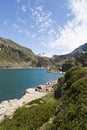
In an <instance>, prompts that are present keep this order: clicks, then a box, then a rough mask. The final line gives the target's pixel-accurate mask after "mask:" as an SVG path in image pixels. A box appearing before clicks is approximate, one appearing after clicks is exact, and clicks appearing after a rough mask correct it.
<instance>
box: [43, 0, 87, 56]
mask: <svg viewBox="0 0 87 130" xmlns="http://www.w3.org/2000/svg"><path fill="white" fill-rule="evenodd" d="M68 1H69V8H70V9H71V11H72V12H71V14H72V17H73V19H72V20H68V22H67V24H66V25H65V26H64V28H60V29H59V30H60V32H59V34H60V35H59V37H58V38H57V39H56V40H54V41H53V42H49V43H47V44H45V46H46V47H48V48H50V49H54V50H55V51H56V53H60V52H61V54H63V53H68V52H70V51H72V50H73V49H75V48H76V47H78V46H80V45H82V44H84V43H85V42H87V13H86V12H87V0H68ZM54 53H55V52H54Z"/></svg>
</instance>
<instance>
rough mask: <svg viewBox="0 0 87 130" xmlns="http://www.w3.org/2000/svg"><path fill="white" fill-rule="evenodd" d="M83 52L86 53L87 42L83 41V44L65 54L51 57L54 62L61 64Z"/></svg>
mask: <svg viewBox="0 0 87 130" xmlns="http://www.w3.org/2000/svg"><path fill="white" fill-rule="evenodd" d="M84 53H87V43H85V44H84V45H82V46H80V47H78V48H76V49H75V50H74V51H72V52H71V53H68V54H65V55H54V56H53V59H54V61H55V62H58V63H60V64H62V63H64V62H65V61H67V60H71V59H75V58H78V57H79V56H81V55H82V54H84Z"/></svg>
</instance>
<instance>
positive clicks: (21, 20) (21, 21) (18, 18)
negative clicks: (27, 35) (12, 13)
mask: <svg viewBox="0 0 87 130" xmlns="http://www.w3.org/2000/svg"><path fill="white" fill-rule="evenodd" d="M17 20H18V22H20V23H23V24H25V23H26V21H25V20H24V19H22V18H21V17H19V16H17Z"/></svg>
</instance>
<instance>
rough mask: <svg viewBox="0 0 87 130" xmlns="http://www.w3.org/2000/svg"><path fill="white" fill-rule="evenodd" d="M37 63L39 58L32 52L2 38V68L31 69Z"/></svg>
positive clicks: (0, 54) (0, 59)
mask: <svg viewBox="0 0 87 130" xmlns="http://www.w3.org/2000/svg"><path fill="white" fill-rule="evenodd" d="M36 61H37V57H36V56H35V54H34V53H33V52H32V50H30V49H27V48H25V47H22V46H20V45H18V44H17V43H15V42H13V41H11V40H9V39H4V38H0V68H4V67H6V68H8V67H19V68H21V67H30V66H33V65H34V64H33V63H34V62H36Z"/></svg>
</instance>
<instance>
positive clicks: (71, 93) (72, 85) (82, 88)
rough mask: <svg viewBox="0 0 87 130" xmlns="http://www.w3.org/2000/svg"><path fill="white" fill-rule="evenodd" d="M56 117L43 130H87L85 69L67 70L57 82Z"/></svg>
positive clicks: (86, 73)
mask: <svg viewBox="0 0 87 130" xmlns="http://www.w3.org/2000/svg"><path fill="white" fill-rule="evenodd" d="M55 97H56V98H58V99H59V100H60V105H58V106H57V108H56V114H55V115H56V116H55V118H54V120H53V122H52V123H51V124H48V125H47V127H46V129H45V130H87V69H85V68H82V67H78V68H74V69H72V70H69V71H68V72H67V73H66V75H65V77H64V78H61V79H60V80H59V82H58V87H57V89H56V91H55Z"/></svg>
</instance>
